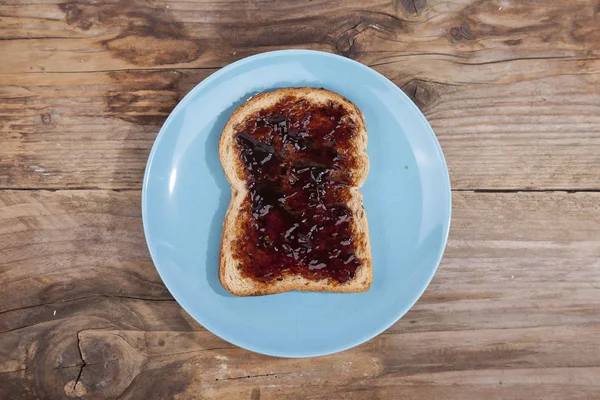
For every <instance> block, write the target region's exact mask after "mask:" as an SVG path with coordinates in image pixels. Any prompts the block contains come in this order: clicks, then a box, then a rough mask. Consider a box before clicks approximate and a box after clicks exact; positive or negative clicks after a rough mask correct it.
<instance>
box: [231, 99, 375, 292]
mask: <svg viewBox="0 0 600 400" xmlns="http://www.w3.org/2000/svg"><path fill="white" fill-rule="evenodd" d="M286 107H287V108H286ZM299 107H300V108H299ZM269 110H270V111H269ZM272 110H276V111H277V112H278V114H277V115H275V116H273V115H274V114H273V113H274V111H272ZM286 110H287V111H286ZM298 110H300V111H298ZM302 110H309V111H306V112H305V114H301V113H302V112H304V111H302ZM286 113H289V114H290V115H286ZM294 113H295V114H294ZM309 114H310V115H309ZM330 114H331V115H332V116H331V117H328V115H330ZM299 116H301V117H302V118H303V119H302V122H299V121H300V120H299V118H300V117H299ZM334 116H337V117H334ZM288 117H289V118H288ZM311 117H312V118H311ZM294 118H296V119H294ZM327 118H329V119H331V120H334V119H335V118H338V120H337V126H335V128H334V130H335V131H334V130H332V131H331V132H332V133H331V134H330V135H325V136H323V137H317V135H318V134H319V132H320V131H319V129H321V130H323V129H322V127H323V126H325V125H326V124H327V123H328V120H327ZM257 121H258V122H257ZM265 121H266V122H265ZM286 121H287V122H286ZM315 121H317V122H315ZM265 124H267V125H266V128H265V127H263V126H265ZM286 124H287V125H286ZM290 124H291V125H290ZM294 124H295V125H294ZM300 124H301V126H302V127H305V128H306V129H305V130H304V131H302V132H300V133H297V132H296V133H295V132H291V133H290V132H288V129H290V130H292V127H293V126H296V127H298V126H300ZM313 125H314V126H316V127H317V128H314V129H313V131H311V126H313ZM340 126H341V128H340ZM256 127H259V128H256ZM282 127H283V128H282ZM249 129H250V130H251V129H255V130H254V131H252V132H254V133H253V135H254V136H252V138H250V139H251V140H252V143H253V145H254V146H259V147H260V149H263V150H264V149H267V150H265V151H270V152H273V154H268V155H267V156H266V157H263V158H262V159H261V160H260V163H256V162H255V161H252V162H255V164H253V165H254V167H252V165H250V166H249V164H248V162H249V161H248V157H249V156H248V154H250V156H252V157H254V156H255V154H258V153H257V152H258V148H257V147H254V148H253V150H254V152H251V153H247V151H249V150H247V149H248V147H245V146H246V145H245V144H244V143H245V142H244V141H243V140H242V139H243V137H248V135H246V133H247V131H248V130H249ZM282 129H283V130H282ZM336 129H338V130H336ZM262 132H268V133H267V136H268V138H270V139H265V140H266V141H264V142H261V138H262V136H261V135H262ZM291 134H294V135H296V137H299V138H300V139H298V140H304V139H303V138H307V139H306V140H309V141H310V145H309V146H310V148H309V150H307V151H313V153H310V154H330V155H335V157H334V158H333V159H334V160H341V161H339V163H340V164H335V165H334V166H333V167H331V168H329V169H321V170H319V169H318V168H319V167H313V170H311V174H313V172H312V171H326V173H328V174H329V175H328V177H327V178H324V180H323V182H324V183H323V182H321V181H319V180H318V179H317V178H315V176H314V175H315V174H313V175H311V176H312V178H311V179H312V180H310V182H309V184H311V185H313V186H310V188H312V189H310V190H312V192H310V193H309V195H307V196H309V197H307V198H310V199H313V198H314V194H315V193H316V192H317V191H318V190H321V189H320V188H322V187H323V188H325V187H326V188H327V189H323V190H322V193H326V194H325V198H326V199H327V198H328V197H327V196H330V194H331V193H334V194H335V195H337V193H341V194H339V197H337V198H336V197H335V196H334V194H332V195H331V196H334V197H332V198H334V199H337V200H338V201H339V200H340V199H342V201H343V204H342V205H337V204H333V203H332V204H333V205H332V204H328V205H323V204H321V203H314V202H313V203H310V204H309V203H307V204H306V208H305V209H302V207H301V204H300V206H299V205H298V204H296V205H295V206H294V207H292V206H290V207H292V208H293V210H291V211H289V210H287V211H286V210H279V209H277V208H275V209H274V210H275V211H277V212H281V213H284V212H285V218H287V219H285V218H283V217H280V218H279V219H276V220H275V221H276V222H275V223H274V224H273V223H270V222H269V223H267V222H265V221H262V220H260V218H268V217H263V216H262V214H263V213H264V214H268V210H273V207H271V206H267V208H264V207H263V208H262V209H256V208H255V207H259V206H260V204H258V203H256V201H260V200H261V199H263V198H265V197H269V196H270V194H269V193H266V194H265V193H262V194H261V195H262V197H260V196H259V195H257V194H256V193H257V192H255V191H256V190H257V189H256V187H257V185H259V184H260V182H258V183H256V182H255V181H256V179H263V181H265V182H268V183H269V185H270V186H268V188H270V189H268V190H271V191H273V190H280V189H279V186H277V185H281V187H282V188H283V187H287V186H285V185H290V184H288V181H287V180H286V179H288V175H286V174H289V175H294V174H296V175H294V178H291V177H290V178H289V182H295V181H296V176H299V175H298V174H300V173H303V171H304V170H306V169H308V168H302V169H300V168H299V167H298V168H296V167H295V166H294V165H292V164H293V163H294V162H296V163H297V162H299V161H297V160H302V162H307V161H306V159H304V158H302V156H303V155H302V154H300V153H301V152H302V149H303V147H301V146H298V145H297V143H296V142H294V146H296V147H295V148H296V149H300V150H298V152H297V151H296V150H295V149H294V148H293V147H292V146H290V145H289V143H287V142H284V141H285V140H289V137H288V136H289V135H291ZM277 135H279V137H277ZM331 135H334V136H335V135H338V136H339V137H341V138H342V139H339V137H338V136H335V137H333V139H332V136H331ZM241 136H243V137H241ZM313 136H314V137H313ZM325 138H326V139H327V143H325V141H326V139H325ZM250 139H244V140H250ZM269 140H270V142H268V141H269ZM319 141H322V142H323V143H319ZM282 143H283V144H282ZM286 143H287V144H286ZM340 143H343V144H344V145H343V148H342V146H341V144H340ZM277 144H279V152H278V153H277V152H276V151H275V150H273V149H274V148H276V147H277ZM338 144H340V148H336V146H338ZM265 146H266V147H265ZM366 147H367V131H366V125H365V120H364V116H363V114H362V112H361V111H360V110H359V109H358V108H357V107H356V106H355V105H354V104H353V103H351V102H350V101H349V100H347V99H345V98H344V97H342V96H340V95H338V94H336V93H333V92H331V91H328V90H325V89H313V88H285V89H278V90H275V91H273V92H267V93H260V94H258V95H256V96H254V97H252V98H251V99H249V100H248V101H247V102H246V103H244V104H242V105H241V106H240V107H239V108H238V109H237V110H235V111H234V113H233V114H232V116H231V117H230V119H229V121H228V122H227V124H226V125H225V128H224V129H223V132H222V134H221V138H220V141H219V157H220V160H221V164H222V166H223V169H224V171H225V175H226V177H227V179H228V181H229V182H230V183H231V194H232V197H231V202H230V204H229V208H228V210H227V214H226V216H225V220H224V223H223V233H222V237H221V251H220V259H219V278H220V281H221V284H222V285H223V287H224V288H225V289H226V290H227V291H229V292H230V293H232V294H234V295H238V296H253V295H266V294H274V293H282V292H287V291H290V290H301V291H317V292H321V291H328V292H363V291H366V290H368V289H369V287H370V285H371V280H372V260H371V248H370V243H369V232H368V224H367V216H366V213H365V210H364V207H363V202H362V194H361V193H360V191H359V187H360V186H361V185H362V184H363V182H364V181H365V179H366V177H367V173H368V170H369V160H368V157H367V152H366ZM269 149H270V150H269ZM261 151H262V150H261ZM327 152H329V153H327ZM272 156H273V157H277V159H278V160H279V162H280V164H279V165H280V166H284V165H287V164H285V163H282V162H283V161H281V160H285V161H286V162H287V161H288V159H289V160H292V159H293V160H296V161H289V164H290V165H292V171H293V173H292V172H289V171H288V169H289V168H288V169H285V170H283V172H282V170H281V169H277V172H276V173H273V176H270V175H268V173H266V172H265V173H264V174H265V175H264V176H266V177H267V178H269V177H270V178H269V179H271V178H272V179H279V180H280V181H277V183H273V182H274V181H271V180H268V179H267V178H264V177H263V178H260V177H262V176H263V175H260V176H259V175H256V174H257V172H256V170H257V169H260V168H263V166H262V165H263V164H265V165H267V167H264V168H281V167H278V166H277V163H273V160H271V158H273V157H272ZM294 157H295V158H294ZM325 159H327V158H326V157H325ZM252 160H255V159H254V158H253V159H252ZM267 161H268V162H267ZM336 162H337V161H336ZM271 164H272V165H273V166H272V167H270V166H269V165H271ZM307 165H312V166H314V165H318V164H317V163H316V162H315V160H309V161H308V164H307ZM340 166H341V167H340ZM251 168H254V169H253V170H251ZM286 168H287V167H286ZM293 168H296V169H293ZM344 169H345V170H344ZM261 173H262V172H261ZM253 174H254V175H253ZM257 176H259V177H258V178H257ZM274 176H276V177H275V178H273V177H274ZM298 179H299V178H298ZM315 179H317V180H315ZM336 179H337V180H336ZM313 181H314V182H320V183H314V182H313ZM279 182H284V183H279ZM338 182H341V183H339V184H338ZM300 183H301V182H300ZM294 184H296V183H294ZM273 185H275V186H273ZM296 185H297V184H296ZM319 185H330V186H319ZM250 188H252V191H251V189H250ZM281 190H282V191H283V190H285V189H281ZM307 190H308V189H307ZM319 193H321V192H319ZM295 194H297V193H292V195H290V196H288V197H285V195H280V198H279V199H278V201H279V202H280V203H284V204H287V203H285V201H288V200H286V199H288V198H291V197H292V196H293V195H295ZM303 195H304V194H302V193H301V194H300V196H303ZM317 197H318V196H317ZM256 199H258V200H256ZM282 199H283V200H282ZM289 201H290V202H291V200H289ZM310 201H313V200H310ZM320 201H322V202H325V201H326V200H320ZM280 203H277V202H275V201H274V202H273V203H272V204H273V206H274V207H277V205H278V204H280ZM330 203H331V202H330ZM257 204H258V205H257ZM315 204H317V205H316V208H315ZM319 207H320V208H319ZM336 207H337V208H336ZM340 207H341V208H340ZM339 209H341V210H342V211H340V213H341V214H344V213H346V214H347V215H346V214H344V216H342V217H340V218H338V220H337V222H328V223H327V224H328V225H327V224H325V223H323V224H320V225H318V227H317V225H315V226H313V227H312V228H311V230H310V232H309V233H308V235H305V236H302V241H301V240H300V239H297V240H298V241H300V242H302V246H304V247H298V249H290V252H289V254H287V258H286V257H284V256H280V255H279V254H278V253H277V252H278V251H282V250H281V249H279V248H278V247H277V246H280V247H281V246H283V247H285V246H286V245H285V243H284V236H285V238H287V237H288V236H289V232H288V231H289V230H290V229H292V230H293V229H294V227H296V226H297V225H299V224H301V223H302V222H305V221H306V218H305V219H302V220H301V216H300V214H301V215H305V214H306V215H313V214H315V215H316V214H318V216H313V217H314V218H315V221H316V220H317V218H322V219H323V220H329V219H331V218H329V219H327V218H328V217H329V215H328V214H327V212H330V213H333V212H337V211H335V210H339ZM257 210H258V211H257ZM265 210H267V211H265ZM321 210H325V211H321ZM275 211H271V212H275ZM319 213H320V214H319ZM278 215H279V214H278ZM281 215H283V214H281ZM282 218H283V219H282ZM294 218H295V219H294ZM331 220H332V219H331ZM281 221H284V222H281ZM285 221H287V225H286V222H285ZM319 221H320V220H319ZM332 221H333V220H332ZM339 221H346V222H344V224H346V223H347V224H348V225H344V224H340V222H339ZM257 222H261V223H262V224H263V225H260V224H257ZM296 222H297V223H296ZM334 223H336V225H335V226H334V225H333V224H334ZM338 224H339V226H342V227H345V228H344V229H346V231H347V232H350V233H351V236H349V237H350V238H351V240H347V241H345V242H344V241H343V238H341V237H340V241H341V242H342V244H338V243H337V242H335V237H336V235H337V234H338V232H337V231H336V229H337V227H338ZM260 226H263V228H260ZM265 227H266V228H268V229H270V230H271V231H270V232H271V235H270V236H275V238H271V237H269V236H268V235H265V236H260V239H257V237H259V235H261V233H259V232H258V231H259V230H262V231H264V229H265ZM276 227H278V228H276ZM324 228H325V230H324V231H325V232H329V233H328V234H327V236H326V237H323V236H321V239H320V240H321V241H324V240H326V241H327V242H326V243H325V242H323V243H325V244H326V246H325V245H323V246H321V247H327V248H330V249H336V248H340V249H344V253H343V254H345V257H346V258H347V259H341V258H340V259H337V258H336V257H335V255H336V254H338V255H339V254H340V252H339V251H338V252H337V253H334V250H331V252H330V253H327V254H328V255H329V254H331V255H329V256H328V257H325V253H324V251H326V250H327V249H323V248H321V249H319V242H318V240H317V239H314V240H315V243H316V244H315V243H308V244H307V243H306V242H307V241H308V242H310V239H307V237H313V238H314V237H318V230H322V229H324ZM273 229H275V231H273ZM276 229H279V231H277V230H276ZM307 229H308V228H307ZM340 229H342V228H340ZM313 232H317V233H315V235H317V236H311V234H312V233H313ZM331 232H333V233H331ZM347 232H346V237H348V233H347ZM342 233H343V232H342ZM342 233H340V234H342ZM291 237H292V238H293V237H294V236H291ZM265 241H268V243H267V242H265ZM348 242H351V244H350V245H349V246H351V248H350V249H347V248H346V247H340V246H342V245H344V246H346V245H347V244H348ZM282 243H284V244H283V245H282ZM296 244H297V243H296ZM286 249H287V247H286ZM313 250H314V253H311V251H313ZM295 251H298V252H300V253H295ZM302 252H304V253H302ZM308 253H311V254H320V256H319V257H321V259H326V258H328V259H329V260H331V261H330V262H324V263H320V264H318V265H317V261H315V259H311V257H312V256H311V254H308ZM298 254H300V255H299V256H298ZM348 254H350V257H347V256H348ZM261 257H262V258H261ZM269 257H271V258H269ZM273 257H275V258H273ZM315 257H316V256H315ZM275 259H276V260H284V261H285V263H284V265H269V262H268V261H265V260H275ZM295 260H298V262H297V264H295V263H294V262H295ZM261 263H262V264H261ZM263 264H264V265H263ZM271 264H272V263H271ZM330 264H331V265H330ZM346 264H350V265H352V267H348V268H346V266H345V265H346ZM257 271H258V272H257ZM339 276H343V278H339Z"/></svg>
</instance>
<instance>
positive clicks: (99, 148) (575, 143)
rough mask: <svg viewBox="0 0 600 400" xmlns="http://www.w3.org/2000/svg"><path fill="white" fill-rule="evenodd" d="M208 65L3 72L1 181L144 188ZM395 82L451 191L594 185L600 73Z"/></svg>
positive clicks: (7, 184)
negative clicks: (173, 115) (439, 158)
mask: <svg viewBox="0 0 600 400" xmlns="http://www.w3.org/2000/svg"><path fill="white" fill-rule="evenodd" d="M211 72H213V70H172V71H125V72H95V73H73V74H29V75H10V74H3V75H2V74H0V86H1V85H4V86H3V90H4V92H5V93H6V94H5V95H4V96H0V135H2V153H3V156H2V157H0V188H48V189H58V188H107V189H127V188H136V189H139V188H141V182H142V176H143V173H144V168H145V165H146V159H147V155H148V153H149V152H150V148H151V147H152V143H153V141H154V138H155V137H156V134H157V132H158V130H159V128H160V125H161V124H162V122H163V121H164V119H166V116H167V115H168V113H169V112H170V110H172V109H173V107H174V106H175V105H176V104H177V102H178V101H179V100H180V99H181V98H182V97H183V96H184V95H185V94H186V93H187V92H188V91H189V90H190V89H191V88H192V87H193V86H194V85H195V84H196V83H197V82H199V81H201V80H202V79H204V78H205V77H206V76H208V75H209V74H210V73H211ZM396 83H397V84H398V85H399V86H401V87H402V88H403V90H404V91H405V92H406V93H407V94H408V95H409V96H411V98H413V99H414V100H415V102H416V103H417V105H419V106H420V107H421V109H422V110H423V112H424V113H425V116H426V117H427V118H428V119H429V122H430V124H431V126H432V127H433V129H434V131H435V132H436V134H437V136H438V139H439V140H440V143H441V145H442V148H443V150H444V154H445V156H446V160H447V162H448V166H449V168H450V175H451V180H452V186H453V188H455V189H566V190H576V189H599V188H600V130H599V129H600V128H599V127H600V89H598V88H600V74H596V75H563V76H555V77H549V78H542V79H537V80H524V81H518V82H513V83H507V84H504V85H489V84H465V85H458V86H454V85H446V84H441V83H435V82H431V81H423V80H410V81H407V80H405V79H398V80H396Z"/></svg>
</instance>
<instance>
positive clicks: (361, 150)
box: [219, 88, 372, 296]
mask: <svg viewBox="0 0 600 400" xmlns="http://www.w3.org/2000/svg"><path fill="white" fill-rule="evenodd" d="M290 96H291V97H298V98H302V99H304V100H306V101H309V102H311V103H317V104H327V103H328V102H334V103H339V104H340V105H342V107H344V109H345V110H346V111H347V112H348V117H349V118H351V119H352V120H353V122H354V125H355V126H356V127H357V134H356V135H355V136H354V137H353V138H352V141H351V145H350V148H351V151H352V152H353V154H354V155H355V156H356V159H357V161H358V162H357V163H356V165H357V167H356V168H354V169H353V170H352V171H350V174H351V179H350V181H351V182H352V183H353V184H354V186H353V187H351V188H350V200H349V201H348V202H347V206H348V208H349V209H350V211H351V212H352V215H353V222H354V224H353V226H352V230H353V233H354V244H355V248H354V252H355V254H356V256H357V258H358V259H360V260H361V261H362V264H361V265H360V266H359V268H358V270H357V273H356V275H355V276H354V278H353V279H351V280H349V281H347V282H344V283H338V282H335V281H332V280H330V279H321V280H310V279H307V278H304V277H302V276H299V275H286V276H284V278H283V279H282V280H275V281H272V282H269V283H264V282H259V281H256V280H254V279H252V278H250V277H246V276H244V275H243V274H242V273H241V271H240V269H239V267H238V264H239V263H238V262H237V261H236V259H235V256H234V252H233V244H234V242H235V240H236V238H237V237H238V236H239V234H240V230H239V228H238V227H239V226H240V223H239V221H241V219H242V218H249V216H248V215H244V214H247V212H244V210H243V201H244V199H245V198H246V196H247V195H248V193H249V192H248V188H247V187H246V182H245V179H244V165H243V163H242V162H241V159H240V153H239V149H238V148H237V146H236V140H235V135H236V131H235V128H236V126H238V125H239V124H241V123H243V121H245V120H246V119H248V118H249V117H251V116H253V115H254V114H255V113H256V112H258V111H260V110H261V109H264V108H268V107H271V106H272V105H274V104H276V103H277V102H279V101H280V100H282V99H283V98H287V97H290ZM219 158H220V160H221V164H222V166H223V170H224V171H225V176H226V177H227V180H228V181H229V183H230V184H231V202H230V203H229V207H228V209H227V213H226V215H225V220H224V222H223V231H222V235H221V250H220V253H219V279H220V281H221V284H222V285H223V287H224V288H225V289H226V290H227V291H228V292H230V293H232V294H234V295H238V296H257V295H266V294H275V293H283V292H287V291H291V290H300V291H313V292H324V291H327V292H345V293H354V292H363V291H366V290H368V289H369V287H370V286H371V281H372V260H371V246H370V241H369V227H368V222H367V215H366V212H365V209H364V207H363V200H362V194H361V192H360V190H359V188H360V186H361V185H362V184H363V183H364V181H365V179H366V177H367V174H368V171H369V159H368V156H367V130H366V124H365V119H364V116H363V114H362V112H361V111H360V110H359V109H358V107H356V106H355V105H354V104H353V103H352V102H350V101H349V100H347V99H346V98H344V97H342V96H340V95H339V94H337V93H334V92H331V91H329V90H325V89H314V88H283V89H277V90H275V91H272V92H264V93H260V94H257V95H256V96H253V97H252V98H250V99H249V100H248V101H246V102H245V103H244V104H242V105H241V106H240V107H239V108H238V109H236V110H235V111H234V112H233V114H232V115H231V117H230V118H229V121H228V122H227V124H226V125H225V128H224V129H223V132H222V133H221V138H220V140H219Z"/></svg>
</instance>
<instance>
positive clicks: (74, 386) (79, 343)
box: [73, 329, 87, 392]
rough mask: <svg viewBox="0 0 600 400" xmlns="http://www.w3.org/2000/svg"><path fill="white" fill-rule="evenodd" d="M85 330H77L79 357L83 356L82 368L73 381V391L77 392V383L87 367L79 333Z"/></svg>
mask: <svg viewBox="0 0 600 400" xmlns="http://www.w3.org/2000/svg"><path fill="white" fill-rule="evenodd" d="M82 331H83V329H82V330H80V331H78V332H77V350H79V358H81V362H82V364H81V368H80V369H79V373H78V374H77V378H76V379H75V383H73V392H75V388H76V387H77V384H78V383H79V379H80V378H81V374H82V373H83V369H84V368H85V367H86V365H87V363H86V362H85V359H84V358H83V353H82V351H81V338H80V337H79V334H80V333H81V332H82Z"/></svg>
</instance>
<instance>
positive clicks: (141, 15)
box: [0, 0, 600, 190]
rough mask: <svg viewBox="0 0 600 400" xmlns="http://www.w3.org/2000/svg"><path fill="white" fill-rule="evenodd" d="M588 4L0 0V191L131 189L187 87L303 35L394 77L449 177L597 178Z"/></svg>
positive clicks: (507, 180) (571, 183) (599, 43)
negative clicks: (436, 143) (428, 128)
mask: <svg viewBox="0 0 600 400" xmlns="http://www.w3.org/2000/svg"><path fill="white" fill-rule="evenodd" d="M228 3H231V4H228ZM227 6H230V11H228V12H223V11H222V10H223V9H224V7H227ZM598 7H599V6H598V3H597V1H595V0H577V1H570V2H564V1H558V0H554V1H546V2H544V4H543V5H542V4H541V3H540V4H538V3H535V2H516V1H514V2H513V1H508V0H494V1H474V0H462V1H455V2H441V1H440V2H438V1H430V2H429V3H427V2H425V1H417V0H415V1H412V0H410V1H409V0H406V1H395V2H392V3H391V4H390V3H387V2H368V3H365V2H359V1H347V2H343V3H339V2H329V1H310V2H292V3H290V2H273V3H268V5H266V4H262V3H255V2H243V3H234V2H231V1H229V2H225V3H222V2H219V3H213V2H179V1H173V2H146V1H143V0H136V1H135V2H131V1H129V0H127V1H124V0H119V1H115V2H111V3H107V4H99V3H96V2H91V1H86V0H80V1H74V2H69V3H55V4H54V3H52V2H50V3H48V2H35V1H34V2H31V3H27V4H19V3H18V2H17V3H10V2H7V3H4V4H2V5H0V15H6V16H8V17H7V18H4V19H3V20H2V22H3V23H2V24H0V35H1V36H2V37H4V38H5V39H11V40H5V41H3V42H2V44H1V46H2V47H1V49H2V51H3V53H5V54H11V55H13V56H11V57H8V58H7V60H6V62H5V63H4V64H3V67H2V68H1V69H0V72H2V73H0V87H1V88H2V91H1V92H0V134H1V135H2V138H3V148H2V152H3V154H2V157H0V188H48V189H59V188H104V189H125V188H140V184H141V176H142V174H143V170H144V165H145V158H146V156H147V154H148V153H149V150H150V147H151V145H152V142H153V140H154V138H155V136H156V133H157V131H158V129H159V127H160V125H161V123H162V122H163V121H164V119H165V118H166V116H167V115H168V113H169V112H170V110H172V109H173V107H174V106H175V104H176V103H177V102H178V101H179V100H180V99H181V98H182V97H183V95H184V94H185V93H187V92H188V91H189V90H190V89H191V88H192V87H193V86H194V85H195V84H196V83H198V82H200V81H201V80H202V79H204V78H205V77H206V76H208V75H209V74H210V73H212V72H214V71H215V68H216V67H220V66H223V65H226V64H227V63H229V62H232V61H235V60H237V59H239V58H241V57H244V56H247V55H250V54H255V53H258V52H261V51H265V50H273V49H278V48H290V47H292V48H293V47H302V48H314V49H320V50H326V51H333V52H336V53H338V54H342V55H346V56H348V57H351V58H354V59H357V60H358V61H361V62H363V63H365V64H367V65H370V66H372V67H373V68H375V69H376V70H378V71H380V72H381V73H383V74H384V75H385V76H387V77H388V78H390V79H391V80H392V81H393V82H394V83H396V84H397V85H398V86H400V87H401V88H402V89H403V90H404V91H405V92H406V93H407V94H408V95H409V96H410V97H411V98H413V99H414V100H415V102H416V103H417V105H419V106H420V107H421V109H422V110H423V111H424V113H425V115H426V116H427V117H428V118H429V120H430V122H431V124H432V126H433V128H434V130H435V131H436V133H437V135H438V138H439V140H440V142H441V144H442V147H443V149H444V152H445V155H446V158H447V161H448V164H449V167H450V172H451V177H452V185H453V187H454V188H456V189H466V190H470V189H493V190H504V189H511V190H514V189H528V190H552V189H565V190H597V189H600V130H599V126H600V119H599V118H600V89H599V88H600V78H599V77H600V38H599V37H598V35H597V31H598V30H597V29H594V27H595V26H598V24H600V20H599V19H598V18H599V17H598V15H599V13H598ZM284 10H286V11H285V12H284ZM173 67H180V69H171V68H173ZM182 68H185V69H182ZM189 68H191V69H189ZM140 69H141V70H140ZM74 133H77V134H78V136H74V135H73V134H74ZM583 143H585V145H583Z"/></svg>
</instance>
